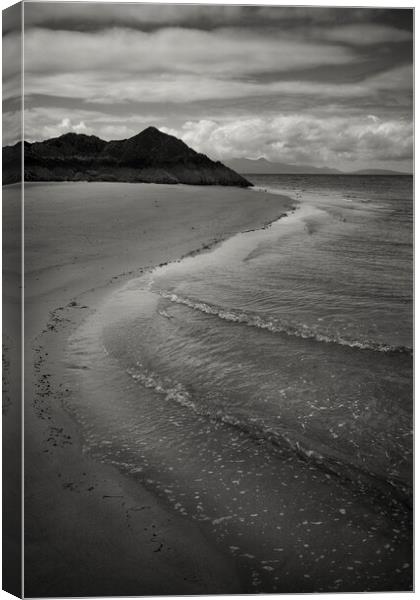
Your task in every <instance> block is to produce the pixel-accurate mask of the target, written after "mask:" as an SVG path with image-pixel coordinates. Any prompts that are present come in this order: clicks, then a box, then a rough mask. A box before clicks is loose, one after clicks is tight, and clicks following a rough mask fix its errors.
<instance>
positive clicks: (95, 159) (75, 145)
mask: <svg viewBox="0 0 420 600" xmlns="http://www.w3.org/2000/svg"><path fill="white" fill-rule="evenodd" d="M21 151H22V147H21V143H20V142H19V143H18V144H15V145H14V146H6V147H5V148H3V184H7V183H15V182H17V181H19V180H20V176H21V175H20V168H21V167H20V161H21ZM24 154H25V163H24V164H25V166H24V169H25V173H24V177H25V181H128V182H147V183H185V184H191V185H232V186H239V187H248V186H252V183H250V182H249V181H247V180H246V179H245V178H244V177H242V176H241V175H238V173H235V171H233V170H232V169H230V168H228V167H226V166H225V165H223V164H222V163H221V162H214V161H212V160H210V158H208V157H207V156H206V155H205V154H199V153H198V152H195V150H193V149H192V148H189V147H188V146H187V145H186V144H184V142H182V141H181V140H179V139H178V138H176V137H174V136H172V135H167V134H166V133H163V132H162V131H159V129H156V128H155V127H148V128H147V129H145V130H144V131H142V132H141V133H139V134H138V135H135V136H134V137H132V138H129V139H127V140H116V141H111V142H105V141H104V140H101V139H99V138H98V137H96V136H94V135H90V136H89V135H84V134H77V133H66V134H64V135H61V136H60V137H57V138H52V139H49V140H45V141H43V142H34V143H29V142H24Z"/></svg>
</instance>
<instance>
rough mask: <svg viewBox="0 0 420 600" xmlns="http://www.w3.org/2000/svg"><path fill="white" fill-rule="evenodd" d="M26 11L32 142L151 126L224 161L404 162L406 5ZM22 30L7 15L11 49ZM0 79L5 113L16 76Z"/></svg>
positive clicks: (409, 79)
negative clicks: (401, 7) (397, 6)
mask: <svg viewBox="0 0 420 600" xmlns="http://www.w3.org/2000/svg"><path fill="white" fill-rule="evenodd" d="M24 14H25V19H24V22H25V38H24V40H25V41H24V57H25V79H24V92H25V115H24V123H25V134H24V135H25V139H27V140H28V141H35V140H43V139H46V138H50V137H55V136H58V135H61V134H63V133H66V132H68V131H74V132H77V133H85V134H94V135H97V136H98V137H100V138H102V139H106V140H110V139H123V138H128V137H131V136H132V135H135V134H137V133H139V132H140V131H141V130H142V129H144V128H145V127H148V126H149V125H154V126H155V127H158V128H159V129H161V130H163V131H165V132H167V133H170V134H172V135H176V136H177V137H180V138H182V139H183V140H184V141H185V142H186V143H187V144H188V145H190V146H191V147H192V148H194V149H195V150H197V151H199V152H204V153H205V154H207V155H208V156H210V157H211V158H213V159H217V160H222V161H223V160H225V161H226V160H229V159H231V158H251V159H257V158H261V157H263V158H266V159H267V160H270V161H273V162H283V163H289V164H298V165H313V166H318V167H322V166H328V167H335V168H338V169H342V170H344V171H350V170H355V169H362V168H391V169H397V170H402V171H411V170H412V154H413V98H412V96H413V71H412V69H413V37H412V29H413V23H412V11H411V10H410V9H375V8H373V9H372V8H359V9H355V8H344V7H343V8H328V7H306V8H302V7H285V6H279V7H273V6H262V5H259V6H247V7H241V6H237V5H236V6H235V5H233V6H232V5H231V6H221V5H218V6H217V5H213V6H209V5H207V6H206V5H199V4H198V5H174V4H168V5H164V4H159V5H152V4H123V3H111V4H101V5H98V4H93V3H88V2H82V3H80V2H68V3H63V2H57V3H54V2H48V3H45V2H25V8H24ZM19 36H20V33H19V28H18V23H17V22H16V19H8V20H7V19H6V20H5V21H4V27H3V42H4V48H5V52H6V54H7V53H9V54H12V53H13V52H14V51H15V50H16V49H17V48H18V46H19ZM3 78H4V87H3V90H4V103H3V110H4V111H5V118H6V120H8V121H9V122H10V123H12V122H13V120H14V119H15V120H16V117H17V115H18V110H19V100H18V89H19V76H18V73H17V72H16V71H14V70H13V69H10V72H8V71H7V70H6V72H5V73H3ZM17 135H18V132H17V128H15V130H14V129H13V127H11V128H9V131H8V137H9V139H6V140H4V142H5V143H13V142H15V141H16V139H17V137H16V136H17Z"/></svg>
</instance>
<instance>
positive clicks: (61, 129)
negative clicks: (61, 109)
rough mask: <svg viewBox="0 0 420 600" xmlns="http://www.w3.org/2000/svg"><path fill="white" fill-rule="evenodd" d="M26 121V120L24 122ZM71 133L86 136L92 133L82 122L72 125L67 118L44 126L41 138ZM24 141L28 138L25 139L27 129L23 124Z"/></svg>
mask: <svg viewBox="0 0 420 600" xmlns="http://www.w3.org/2000/svg"><path fill="white" fill-rule="evenodd" d="M25 121H26V120H25ZM69 131H72V132H74V133H85V134H87V135H91V134H92V133H93V131H92V129H91V128H90V127H87V126H86V124H85V122H84V121H79V123H73V122H72V121H71V119H69V118H68V117H65V118H63V119H62V120H61V121H60V122H59V123H57V124H55V125H54V124H51V125H44V127H42V134H41V136H42V137H43V138H51V137H57V136H59V135H62V134H63V133H67V132H69ZM25 139H26V140H28V141H29V137H27V127H26V123H25Z"/></svg>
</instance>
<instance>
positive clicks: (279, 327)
mask: <svg viewBox="0 0 420 600" xmlns="http://www.w3.org/2000/svg"><path fill="white" fill-rule="evenodd" d="M160 295H161V296H162V297H163V298H165V299H166V300H169V301H170V302H174V303H176V304H182V305H184V306H188V307H189V308H191V309H193V310H197V311H200V312H202V313H205V314H208V315H214V316H216V317H219V318H220V319H223V320H224V321H230V322H231V323H242V324H245V325H247V326H249V327H257V328H259V329H265V330H267V331H271V332H272V333H280V334H286V335H289V336H294V337H297V338H301V339H309V340H314V341H316V342H321V343H326V344H339V345H340V346H347V347H349V348H357V349H359V350H370V351H373V352H384V353H394V354H407V355H409V356H412V354H413V349H412V348H409V347H407V346H393V345H391V344H383V343H379V342H374V341H372V340H352V339H349V338H346V337H343V336H340V335H335V336H333V335H331V334H326V333H323V332H321V331H316V330H314V329H312V328H311V327H309V326H307V325H305V324H303V323H289V322H286V321H283V320H281V319H276V318H272V317H269V318H267V317H262V316H261V315H257V314H254V313H251V312H244V311H241V310H237V309H233V308H229V309H226V308H222V307H220V306H216V305H213V304H209V303H206V302H199V301H196V300H192V299H190V298H185V297H181V296H178V295H177V294H174V293H168V292H160Z"/></svg>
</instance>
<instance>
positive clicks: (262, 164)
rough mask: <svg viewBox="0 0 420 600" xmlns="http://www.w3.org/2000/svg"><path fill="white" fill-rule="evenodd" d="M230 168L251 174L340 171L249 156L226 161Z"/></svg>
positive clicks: (313, 173)
mask: <svg viewBox="0 0 420 600" xmlns="http://www.w3.org/2000/svg"><path fill="white" fill-rule="evenodd" d="M226 164H227V165H229V167H230V168H231V169H234V170H235V171H237V172H238V173H248V174H253V175H283V174H284V175H299V174H302V175H303V174H305V175H316V174H325V175H328V174H333V173H341V171H339V170H338V169H329V168H328V167H311V166H309V165H288V164H286V163H273V162H270V161H268V160H266V159H265V158H258V159H256V160H252V159H249V158H233V159H232V160H228V161H226Z"/></svg>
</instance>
